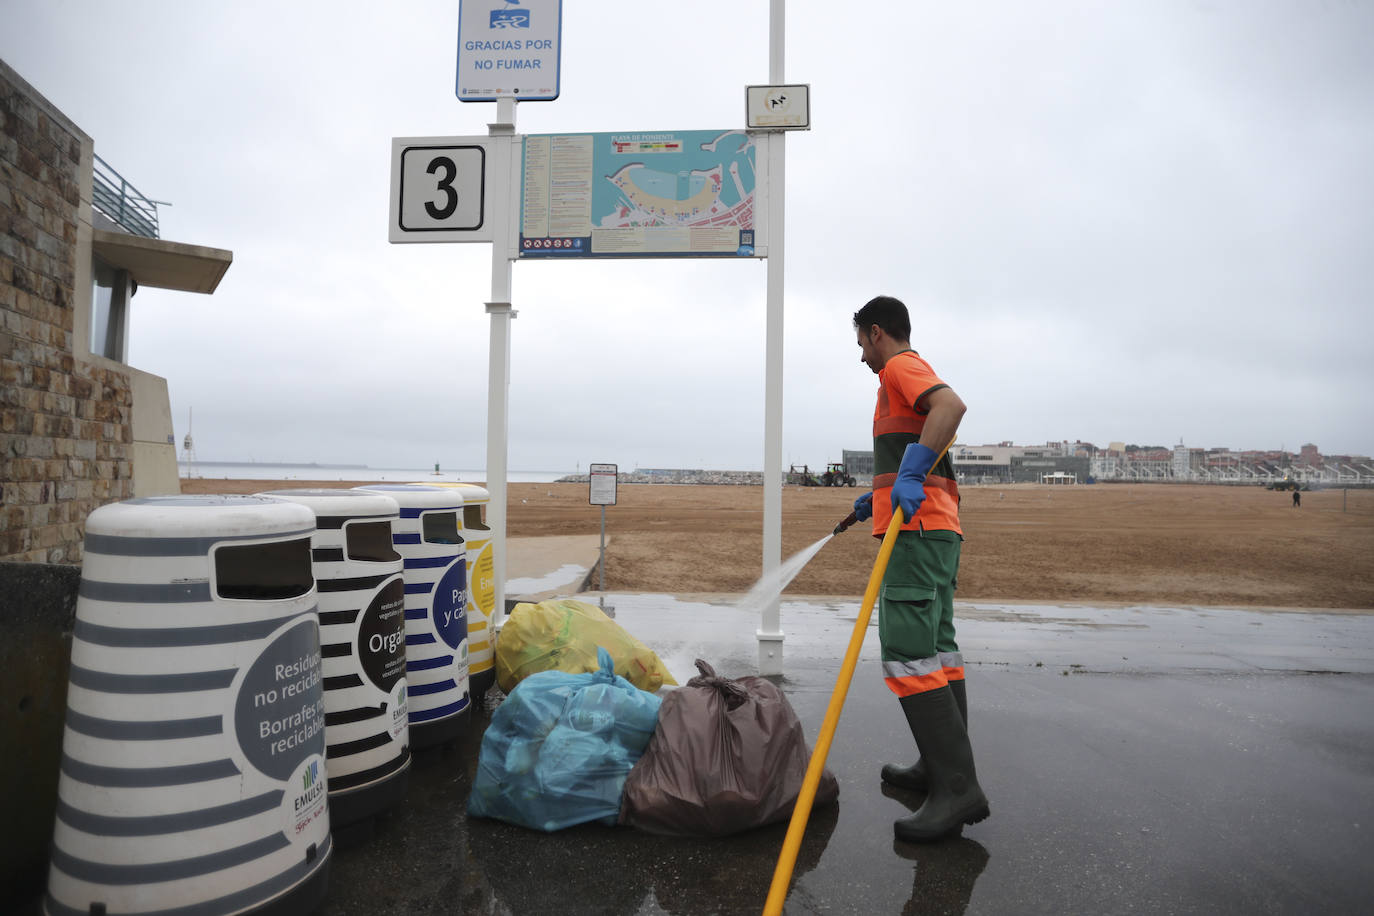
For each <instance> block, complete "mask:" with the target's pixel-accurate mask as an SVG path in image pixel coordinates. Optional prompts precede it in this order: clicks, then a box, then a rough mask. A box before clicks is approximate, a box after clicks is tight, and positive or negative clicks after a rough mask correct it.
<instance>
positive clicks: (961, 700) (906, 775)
mask: <svg viewBox="0 0 1374 916" xmlns="http://www.w3.org/2000/svg"><path fill="white" fill-rule="evenodd" d="M949 692H950V693H952V694H954V702H955V703H957V704H958V706H959V716H960V718H962V719H963V720H964V728H965V729H967V728H968V689H967V688H966V687H965V686H964V680H963V678H960V679H959V680H957V681H950V682H949ZM882 777H883V782H885V783H887V784H888V785H890V786H896V787H897V788H899V789H911V790H912V791H914V792H925V791H928V790H927V781H926V765H925V762H924V761H923V760H920V759H918V760H917V761H916V762H915V763H913V764H912V765H911V766H909V767H899V766H897V764H895V763H885V764H883V772H882Z"/></svg>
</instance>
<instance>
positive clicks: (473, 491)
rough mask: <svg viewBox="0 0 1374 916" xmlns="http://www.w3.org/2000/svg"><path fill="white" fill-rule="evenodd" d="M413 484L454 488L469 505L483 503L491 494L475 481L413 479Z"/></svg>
mask: <svg viewBox="0 0 1374 916" xmlns="http://www.w3.org/2000/svg"><path fill="white" fill-rule="evenodd" d="M414 485H415V486H424V487H444V488H445V489H449V490H455V491H457V492H458V493H460V494H461V495H462V497H463V502H464V503H466V504H467V505H469V506H471V505H473V504H475V503H484V502H487V501H489V500H490V499H491V494H490V493H488V492H487V488H486V487H479V486H478V485H477V484H475V483H456V482H454V481H450V480H436V481H419V480H417V481H415V483H414Z"/></svg>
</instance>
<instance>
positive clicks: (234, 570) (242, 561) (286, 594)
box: [215, 538, 315, 601]
mask: <svg viewBox="0 0 1374 916" xmlns="http://www.w3.org/2000/svg"><path fill="white" fill-rule="evenodd" d="M314 584H315V576H314V573H313V571H312V569H311V566H310V539H309V538H296V539H295V540H290V541H273V542H272V543H269V544H247V545H243V546H230V545H222V546H220V547H216V548H215V592H216V594H218V595H219V597H221V598H236V599H243V600H248V601H280V600H282V599H285V598H295V597H297V596H299V595H304V594H305V593H306V592H308V591H310V589H311V587H312V586H313V585H314Z"/></svg>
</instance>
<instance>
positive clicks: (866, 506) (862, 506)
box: [854, 493, 873, 522]
mask: <svg viewBox="0 0 1374 916" xmlns="http://www.w3.org/2000/svg"><path fill="white" fill-rule="evenodd" d="M854 517H855V518H856V519H858V520H859V521H861V522H866V521H868V520H869V519H870V518H872V517H873V494H872V493H865V494H864V495H863V496H860V497H859V498H858V499H856V500H854Z"/></svg>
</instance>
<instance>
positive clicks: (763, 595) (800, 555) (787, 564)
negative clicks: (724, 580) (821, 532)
mask: <svg viewBox="0 0 1374 916" xmlns="http://www.w3.org/2000/svg"><path fill="white" fill-rule="evenodd" d="M834 536H835V535H833V534H827V535H826V536H825V537H823V538H821V539H820V540H819V541H817V542H816V543H814V544H812V545H811V546H810V547H807V548H806V549H804V550H799V551H798V552H796V553H794V554H792V556H790V557H788V558H787V559H786V560H785V561H784V562H783V564H782V565H781V566H779V567H778V568H777V569H774V570H772V571H770V572H768V573H765V574H764V575H763V576H762V577H761V578H760V579H759V581H757V582H755V583H754V587H753V588H751V589H749V593H748V594H747V595H745V596H744V597H743V598H741V599H740V601H739V604H738V605H736V607H738V608H739V609H740V610H742V611H751V612H753V613H762V612H763V608H764V607H765V606H767V605H768V604H771V603H772V601H773V600H774V599H775V598H777V597H778V596H779V595H781V594H782V590H783V589H785V588H787V586H788V585H789V584H790V583H791V582H792V580H793V579H795V578H797V573H799V572H801V571H802V567H804V566H805V565H806V564H807V563H810V562H811V558H812V557H814V556H815V555H816V554H817V553H819V552H820V549H821V548H822V547H824V546H825V545H826V544H827V543H829V542H830V539H831V538H833V537H834Z"/></svg>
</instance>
